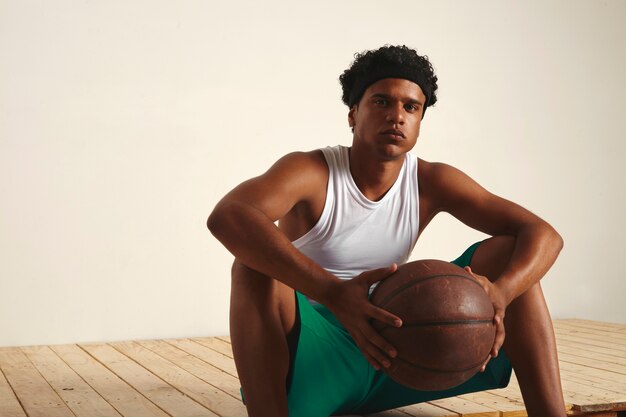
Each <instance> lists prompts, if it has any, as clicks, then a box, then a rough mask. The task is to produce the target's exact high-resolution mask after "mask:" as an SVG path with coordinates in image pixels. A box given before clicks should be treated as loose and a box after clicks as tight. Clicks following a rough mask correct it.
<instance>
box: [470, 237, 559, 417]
mask: <svg viewBox="0 0 626 417" xmlns="http://www.w3.org/2000/svg"><path fill="white" fill-rule="evenodd" d="M514 245H515V241H514V239H513V238H511V237H506V236H497V237H493V238H491V239H488V240H486V241H485V242H483V243H482V244H481V245H480V246H479V247H478V249H477V250H476V252H475V254H474V257H473V259H472V262H471V265H470V266H471V268H472V270H473V271H474V272H476V273H477V274H480V275H483V276H486V277H487V278H489V279H490V280H492V281H493V280H494V279H495V278H497V277H498V275H499V273H500V271H502V270H503V269H504V267H505V265H506V264H507V262H508V260H509V258H510V256H511V253H512V252H513V247H514ZM504 324H505V330H506V339H505V341H504V346H503V347H504V350H505V352H506V354H507V356H508V357H509V359H510V360H511V364H512V365H513V369H515V374H516V376H517V380H518V382H519V384H520V389H521V391H522V397H523V398H524V404H525V405H526V410H527V412H528V415H529V416H530V417H535V416H536V417H540V416H541V417H553V416H554V417H563V416H565V415H566V413H565V403H564V401H563V389H562V387H561V376H560V372H559V361H558V356H557V351H556V339H555V337H554V329H553V328H552V319H551V318H550V313H549V311H548V307H547V305H546V302H545V299H544V297H543V291H542V290H541V286H540V284H539V283H537V284H535V285H534V286H532V287H531V288H530V289H529V290H528V291H526V292H525V293H524V294H522V295H521V296H519V297H518V298H516V299H515V300H514V301H513V302H512V303H511V304H510V305H509V307H508V308H507V310H506V317H505V321H504Z"/></svg>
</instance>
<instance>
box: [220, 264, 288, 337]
mask: <svg viewBox="0 0 626 417" xmlns="http://www.w3.org/2000/svg"><path fill="white" fill-rule="evenodd" d="M294 293H295V292H294V290H293V289H292V288H291V287H289V286H287V285H285V284H283V283H282V282H280V281H278V280H275V279H273V278H271V277H268V276H267V275H264V274H262V273H260V272H258V271H256V270H254V269H251V268H248V267H247V266H246V265H244V264H242V263H241V262H239V261H238V260H235V261H234V263H233V266H232V271H231V297H230V304H231V318H232V315H233V314H237V313H238V312H239V311H241V310H243V311H242V314H241V315H243V316H244V317H246V316H247V317H250V315H251V314H256V315H257V317H263V318H266V319H270V320H272V319H279V320H280V323H281V325H282V327H283V331H284V333H285V334H288V333H289V332H290V331H291V330H292V329H293V327H294V324H295V320H296V304H295V297H294Z"/></svg>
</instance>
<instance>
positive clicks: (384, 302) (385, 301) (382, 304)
mask: <svg viewBox="0 0 626 417" xmlns="http://www.w3.org/2000/svg"><path fill="white" fill-rule="evenodd" d="M440 277H457V278H463V279H466V280H468V281H470V282H473V283H474V284H476V285H478V286H479V287H481V286H480V284H479V283H478V282H477V281H475V280H474V279H473V278H470V277H467V276H465V275H459V274H437V275H429V276H426V277H420V278H413V279H412V280H411V281H409V282H407V283H405V284H404V285H402V286H400V287H398V288H396V290H395V291H394V292H392V293H391V294H389V295H388V296H387V297H385V298H383V299H382V300H381V302H380V303H379V304H378V306H379V307H380V308H385V306H386V305H387V304H388V303H389V302H390V301H391V300H393V299H394V298H395V297H397V296H398V295H400V294H401V293H402V291H404V290H406V289H407V288H409V287H412V286H413V285H414V284H415V283H416V282H423V281H428V280H430V279H434V278H440ZM481 288H482V287H481Z"/></svg>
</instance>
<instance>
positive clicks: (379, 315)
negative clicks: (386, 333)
mask: <svg viewBox="0 0 626 417" xmlns="http://www.w3.org/2000/svg"><path fill="white" fill-rule="evenodd" d="M368 314H369V316H370V317H371V318H373V319H374V320H378V321H379V322H381V323H383V324H387V325H389V326H393V327H401V326H402V319H401V318H400V317H398V316H396V315H395V314H393V313H390V312H389V311H387V310H385V309H383V308H380V307H376V306H375V305H373V304H372V308H371V309H370V310H369V312H368Z"/></svg>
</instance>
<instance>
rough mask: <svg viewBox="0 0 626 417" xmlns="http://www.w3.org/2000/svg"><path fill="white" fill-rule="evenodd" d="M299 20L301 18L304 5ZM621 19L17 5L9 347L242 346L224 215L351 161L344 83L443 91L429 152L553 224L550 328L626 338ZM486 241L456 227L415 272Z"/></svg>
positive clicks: (440, 229)
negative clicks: (317, 155)
mask: <svg viewBox="0 0 626 417" xmlns="http://www.w3.org/2000/svg"><path fill="white" fill-rule="evenodd" d="M296 3H297V4H296ZM624 17H626V3H624V2H621V1H575V0H564V1H547V2H545V1H539V0H536V1H528V2H516V1H474V2H451V1H443V2H441V1H439V2H434V1H432V2H420V1H415V0H413V1H397V2H394V3H393V4H392V3H385V4H384V5H383V3H381V2H379V1H362V0H361V1H346V2H334V1H315V2H308V4H306V3H301V2H287V1H284V2H277V1H271V2H268V1H264V2H256V1H249V2H234V3H229V2H214V3H211V2H207V1H200V0H198V1H184V2H174V1H163V0H159V1H87V2H78V1H55V2H43V1H17V0H16V1H7V0H0V57H1V58H0V59H1V61H0V195H1V203H0V345H4V346H8V345H25V344H50V343H72V342H81V341H106V340H119V339H138V338H163V337H184V336H192V335H195V336H197V335H215V334H226V333H227V331H228V302H229V300H228V297H229V286H230V282H229V266H230V262H231V259H232V258H231V256H230V254H229V253H228V252H226V250H225V249H223V248H222V247H221V246H220V244H219V243H218V242H217V241H216V240H214V239H213V238H212V237H211V236H210V234H209V233H208V231H207V230H206V228H205V220H206V217H207V215H208V213H209V212H210V210H211V209H212V207H213V206H214V205H215V203H216V202H217V201H218V200H219V198H220V197H221V196H222V195H224V194H225V193H226V192H227V191H228V190H229V189H231V188H232V187H233V186H235V185H236V184H238V183H239V182H241V181H243V180H244V179H247V178H249V177H251V176H253V175H256V174H259V173H261V172H263V171H264V170H265V169H266V168H267V167H268V166H269V164H271V163H272V162H273V161H274V160H276V159H277V158H278V157H279V156H281V155H283V154H285V153H286V152H289V151H292V150H309V149H314V148H318V147H322V146H326V145H334V144H337V143H341V144H349V143H350V141H351V137H350V132H349V129H348V128H347V122H346V112H347V109H346V108H345V107H344V106H343V104H342V103H341V102H340V94H341V93H340V87H339V84H338V81H337V77H338V75H339V74H340V73H341V72H342V71H343V70H344V69H345V68H346V67H347V66H348V65H349V64H350V62H351V60H352V55H353V53H354V52H357V51H361V50H364V49H371V48H376V47H378V46H381V45H382V44H385V43H391V44H407V45H409V46H412V47H415V48H417V49H418V50H419V51H420V52H421V53H425V54H427V55H428V56H429V57H430V58H431V60H432V62H433V64H434V66H435V69H436V71H437V73H438V75H439V78H440V86H441V87H440V91H439V103H437V105H436V107H434V108H431V109H429V111H428V113H427V115H426V118H425V120H424V124H423V125H422V126H423V127H422V134H421V137H420V143H419V145H418V146H417V148H416V150H415V152H416V153H417V154H418V155H420V156H421V157H423V158H424V159H428V160H442V161H446V162H449V163H451V164H453V165H456V166H458V167H459V168H461V169H463V170H465V171H466V172H467V173H469V174H470V175H471V176H473V177H474V178H475V179H477V180H478V181H479V182H481V183H482V184H483V185H484V186H486V187H487V188H489V189H491V190H492V191H495V192H496V193H499V194H501V195H503V196H504V197H507V198H510V199H513V200H515V201H517V202H519V203H521V204H522V205H524V206H526V207H528V208H529V209H531V210H533V211H534V212H536V213H537V214H539V215H540V216H542V217H544V218H545V219H546V220H548V221H549V222H551V223H552V224H553V225H554V226H555V227H556V228H557V229H558V230H559V231H560V232H561V234H562V235H563V236H564V238H565V241H566V246H565V249H564V251H563V253H562V255H561V257H560V259H559V261H558V263H557V265H556V266H555V267H554V269H553V270H552V271H551V272H550V273H549V275H548V276H547V277H546V278H545V280H544V289H545V292H546V295H547V298H548V302H549V304H550V307H551V311H552V313H553V316H554V317H557V318H565V317H582V318H589V319H596V320H605V321H614V322H626V303H624V301H623V297H624V294H625V293H626V284H625V280H624V278H625V277H626V271H625V269H626V266H625V264H624V262H623V256H624V253H626V240H625V238H624V232H625V231H626V220H624V215H623V213H624V212H626V192H625V191H624V178H625V176H626V167H625V164H624V162H625V157H626V152H625V151H626V146H625V144H624V143H625V138H624V132H626V121H625V120H626V118H625V117H624V115H623V112H624V109H625V106H624V101H623V100H624V97H625V96H626V81H625V78H624V74H626V52H625V51H626V48H624V47H623V40H624V39H626V26H624V25H623V24H622V23H623V20H624ZM480 237H481V235H480V234H478V233H476V232H473V231H470V230H467V229H465V228H464V227H463V226H462V225H460V224H459V223H457V222H455V221H453V220H452V219H450V218H447V217H444V216H442V217H441V218H438V219H436V220H435V222H434V223H433V224H432V226H430V229H429V230H427V231H426V232H425V234H424V236H423V239H422V240H421V241H420V242H418V248H417V250H416V254H415V256H416V257H436V258H444V259H448V258H452V257H454V256H455V255H456V254H457V253H458V252H459V251H461V250H462V249H463V248H464V247H465V246H467V245H468V244H469V243H471V242H472V241H473V240H474V239H477V238H480Z"/></svg>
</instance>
